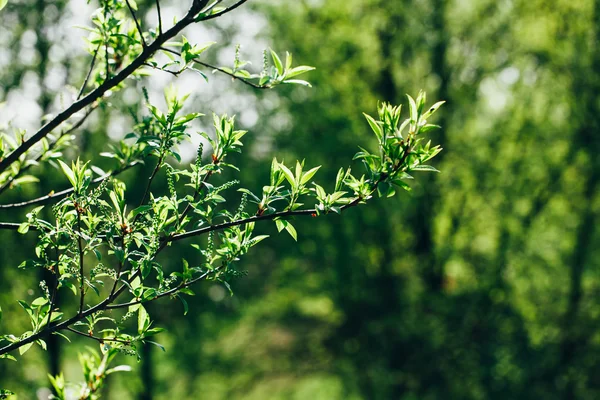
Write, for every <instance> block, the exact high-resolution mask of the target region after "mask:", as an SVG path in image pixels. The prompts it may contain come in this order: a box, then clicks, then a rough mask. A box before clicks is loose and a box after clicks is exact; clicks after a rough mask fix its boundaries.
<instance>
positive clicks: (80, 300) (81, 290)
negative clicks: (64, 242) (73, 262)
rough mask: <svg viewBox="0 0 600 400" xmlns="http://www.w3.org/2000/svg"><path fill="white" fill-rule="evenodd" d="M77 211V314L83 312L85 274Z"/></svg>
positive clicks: (79, 214) (79, 219) (78, 213)
mask: <svg viewBox="0 0 600 400" xmlns="http://www.w3.org/2000/svg"><path fill="white" fill-rule="evenodd" d="M76 212H77V247H78V248H79V278H80V279H81V283H80V285H79V293H80V296H79V314H81V313H83V303H84V300H85V276H84V271H83V246H82V244H81V213H80V212H79V210H76Z"/></svg>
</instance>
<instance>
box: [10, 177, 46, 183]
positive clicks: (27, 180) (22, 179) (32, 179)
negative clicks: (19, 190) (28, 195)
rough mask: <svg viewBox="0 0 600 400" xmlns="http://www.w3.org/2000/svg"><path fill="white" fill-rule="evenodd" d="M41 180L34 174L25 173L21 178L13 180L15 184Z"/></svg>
mask: <svg viewBox="0 0 600 400" xmlns="http://www.w3.org/2000/svg"><path fill="white" fill-rule="evenodd" d="M39 181H40V180H39V179H38V178H36V177H35V176H33V175H23V176H22V177H20V178H17V179H15V180H14V181H13V183H14V184H15V185H22V184H24V183H36V182H39Z"/></svg>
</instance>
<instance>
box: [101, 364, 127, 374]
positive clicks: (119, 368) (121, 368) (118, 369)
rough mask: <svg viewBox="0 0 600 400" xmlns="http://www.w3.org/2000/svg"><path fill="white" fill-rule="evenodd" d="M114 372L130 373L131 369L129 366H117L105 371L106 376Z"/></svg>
mask: <svg viewBox="0 0 600 400" xmlns="http://www.w3.org/2000/svg"><path fill="white" fill-rule="evenodd" d="M115 372H131V367H130V366H129V365H117V366H116V367H114V368H111V369H107V370H106V375H110V374H113V373H115Z"/></svg>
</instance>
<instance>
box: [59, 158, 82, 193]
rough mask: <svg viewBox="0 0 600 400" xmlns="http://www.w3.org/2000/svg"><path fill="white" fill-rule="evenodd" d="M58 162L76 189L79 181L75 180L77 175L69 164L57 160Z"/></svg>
mask: <svg viewBox="0 0 600 400" xmlns="http://www.w3.org/2000/svg"><path fill="white" fill-rule="evenodd" d="M57 161H58V164H59V165H60V169H62V171H63V173H64V174H65V176H66V177H67V179H68V180H69V182H71V185H73V187H76V186H77V180H76V179H75V174H74V173H73V170H72V169H71V168H70V167H69V166H68V165H67V164H65V163H64V162H63V161H62V160H57Z"/></svg>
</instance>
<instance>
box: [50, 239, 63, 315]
mask: <svg viewBox="0 0 600 400" xmlns="http://www.w3.org/2000/svg"><path fill="white" fill-rule="evenodd" d="M59 263H60V253H59V252H58V247H56V269H55V270H54V271H51V272H52V273H53V274H54V278H55V279H54V287H53V288H52V295H51V296H50V311H48V325H50V324H51V323H52V312H53V311H54V307H55V306H56V292H57V291H58V275H59V271H58V265H59Z"/></svg>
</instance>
